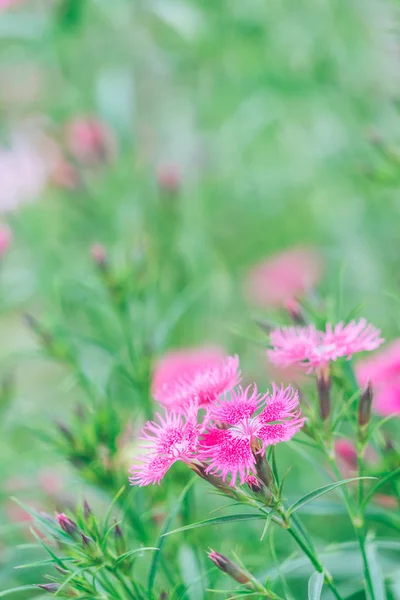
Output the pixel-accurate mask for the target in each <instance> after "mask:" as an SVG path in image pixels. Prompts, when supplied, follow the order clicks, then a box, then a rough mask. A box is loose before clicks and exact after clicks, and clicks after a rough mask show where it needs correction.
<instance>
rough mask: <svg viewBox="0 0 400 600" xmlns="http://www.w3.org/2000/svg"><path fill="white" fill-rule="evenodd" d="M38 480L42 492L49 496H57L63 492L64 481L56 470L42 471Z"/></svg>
mask: <svg viewBox="0 0 400 600" xmlns="http://www.w3.org/2000/svg"><path fill="white" fill-rule="evenodd" d="M38 480H39V484H40V486H41V488H42V490H43V491H44V492H45V493H46V494H48V495H49V496H56V495H57V494H58V493H59V492H61V490H62V487H63V479H62V478H61V476H60V475H59V474H58V472H57V471H56V470H55V469H42V470H41V471H40V472H39V476H38Z"/></svg>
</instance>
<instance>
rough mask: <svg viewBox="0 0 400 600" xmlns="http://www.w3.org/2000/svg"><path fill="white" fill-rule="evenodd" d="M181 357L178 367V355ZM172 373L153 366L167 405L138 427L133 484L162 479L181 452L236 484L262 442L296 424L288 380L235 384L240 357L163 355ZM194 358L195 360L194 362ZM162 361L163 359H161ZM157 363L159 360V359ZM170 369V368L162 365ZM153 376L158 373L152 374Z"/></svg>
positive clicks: (283, 435)
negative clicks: (265, 385) (262, 390)
mask: <svg viewBox="0 0 400 600" xmlns="http://www.w3.org/2000/svg"><path fill="white" fill-rule="evenodd" d="M180 358H182V359H183V363H182V364H183V369H182V372H183V375H180V371H179V370H177V369H176V361H178V362H179V359H180ZM167 360H169V361H171V365H172V366H173V369H172V370H173V371H175V373H176V378H175V379H171V378H170V377H167V375H168V372H165V373H164V376H165V377H166V379H165V381H164V383H161V384H160V379H161V381H162V380H163V377H161V378H160V375H159V374H158V375H157V373H156V377H155V379H156V383H157V385H156V386H155V390H158V393H157V392H156V398H157V399H158V400H159V401H160V402H162V403H164V404H165V405H167V406H168V408H169V410H168V409H166V411H165V416H161V415H160V414H158V415H157V419H158V421H157V422H156V421H150V422H148V423H147V424H146V426H145V428H144V430H143V432H142V441H143V445H144V450H145V452H144V453H143V455H142V456H141V457H140V458H139V459H138V460H137V461H136V463H135V464H134V465H133V466H132V468H131V478H130V481H131V483H132V484H139V485H141V486H144V485H148V484H150V483H160V481H161V479H162V478H163V477H164V475H165V473H166V472H167V471H168V469H169V468H170V467H171V466H172V465H173V464H174V463H175V462H176V461H178V460H180V461H183V462H185V463H187V464H189V465H193V466H196V465H197V466H201V467H202V470H203V471H204V472H205V473H206V474H208V473H210V474H212V475H218V476H220V477H221V478H222V479H223V480H224V481H226V480H227V479H229V482H230V484H231V485H235V484H236V481H237V479H239V481H240V483H241V484H244V483H245V482H246V479H247V478H248V477H249V476H251V475H255V474H256V469H255V463H256V456H257V454H259V453H263V452H265V449H266V447H267V446H270V445H273V444H277V443H279V442H283V441H288V440H290V439H291V438H292V437H293V436H294V434H295V433H296V432H297V431H299V429H301V427H302V426H303V424H304V418H303V417H302V416H301V413H300V410H299V397H298V393H297V391H294V390H293V389H292V388H291V387H290V386H289V387H287V388H284V387H283V386H282V387H280V388H278V387H276V386H275V385H273V386H272V391H271V392H267V393H266V394H259V393H258V391H257V388H256V386H255V385H252V386H249V387H247V388H246V389H243V388H242V387H240V386H238V385H237V384H238V383H239V381H240V379H241V375H240V371H239V359H238V357H237V356H235V357H231V356H228V357H226V358H224V359H221V358H220V356H219V355H218V353H216V352H215V351H214V355H213V358H212V356H211V355H208V357H207V352H206V351H201V352H200V353H199V354H197V355H196V353H195V352H193V353H192V354H191V355H190V359H188V358H187V357H186V358H183V357H182V356H181V357H180V356H179V355H175V356H174V357H173V358H171V357H168V359H167ZM194 363H197V365H198V367H197V368H195V367H194ZM164 366H165V365H164ZM159 368H160V365H159ZM167 371H168V369H167ZM157 379H159V381H158V382H157Z"/></svg>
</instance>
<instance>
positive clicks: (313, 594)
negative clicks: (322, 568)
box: [308, 571, 324, 600]
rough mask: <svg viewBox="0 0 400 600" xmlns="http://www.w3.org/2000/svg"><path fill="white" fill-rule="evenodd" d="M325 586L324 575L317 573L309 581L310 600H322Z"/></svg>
mask: <svg viewBox="0 0 400 600" xmlns="http://www.w3.org/2000/svg"><path fill="white" fill-rule="evenodd" d="M323 585H324V574H323V573H318V571H315V573H313V574H312V575H311V577H310V579H309V580H308V600H320V598H321V593H322V587H323Z"/></svg>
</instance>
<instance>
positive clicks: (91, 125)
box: [65, 116, 116, 165]
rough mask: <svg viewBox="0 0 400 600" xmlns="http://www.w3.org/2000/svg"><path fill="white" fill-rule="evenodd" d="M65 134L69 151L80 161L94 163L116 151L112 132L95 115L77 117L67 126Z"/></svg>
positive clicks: (108, 157)
mask: <svg viewBox="0 0 400 600" xmlns="http://www.w3.org/2000/svg"><path fill="white" fill-rule="evenodd" d="M65 135H66V144H67V148H68V150H69V152H70V153H71V154H72V156H73V157H74V158H75V159H76V160H78V161H79V162H82V163H86V164H89V165H94V164H96V163H99V162H102V161H104V160H108V159H110V158H112V157H113V156H114V155H115V153H116V141H115V138H114V136H113V134H112V132H111V131H110V129H109V128H108V127H107V126H106V125H105V124H104V123H101V122H100V121H98V120H97V119H95V118H94V117H91V116H83V117H76V118H75V119H73V120H72V121H70V122H69V123H68V125H67V126H66V133H65Z"/></svg>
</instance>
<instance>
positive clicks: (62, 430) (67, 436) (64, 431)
mask: <svg viewBox="0 0 400 600" xmlns="http://www.w3.org/2000/svg"><path fill="white" fill-rule="evenodd" d="M54 422H55V424H56V426H57V428H58V430H59V432H60V433H61V434H62V436H63V437H64V438H65V440H66V441H67V442H68V443H69V444H70V445H71V446H75V438H74V436H73V434H72V432H71V430H70V429H69V428H68V427H67V426H66V425H65V424H64V423H61V422H60V421H54Z"/></svg>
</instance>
